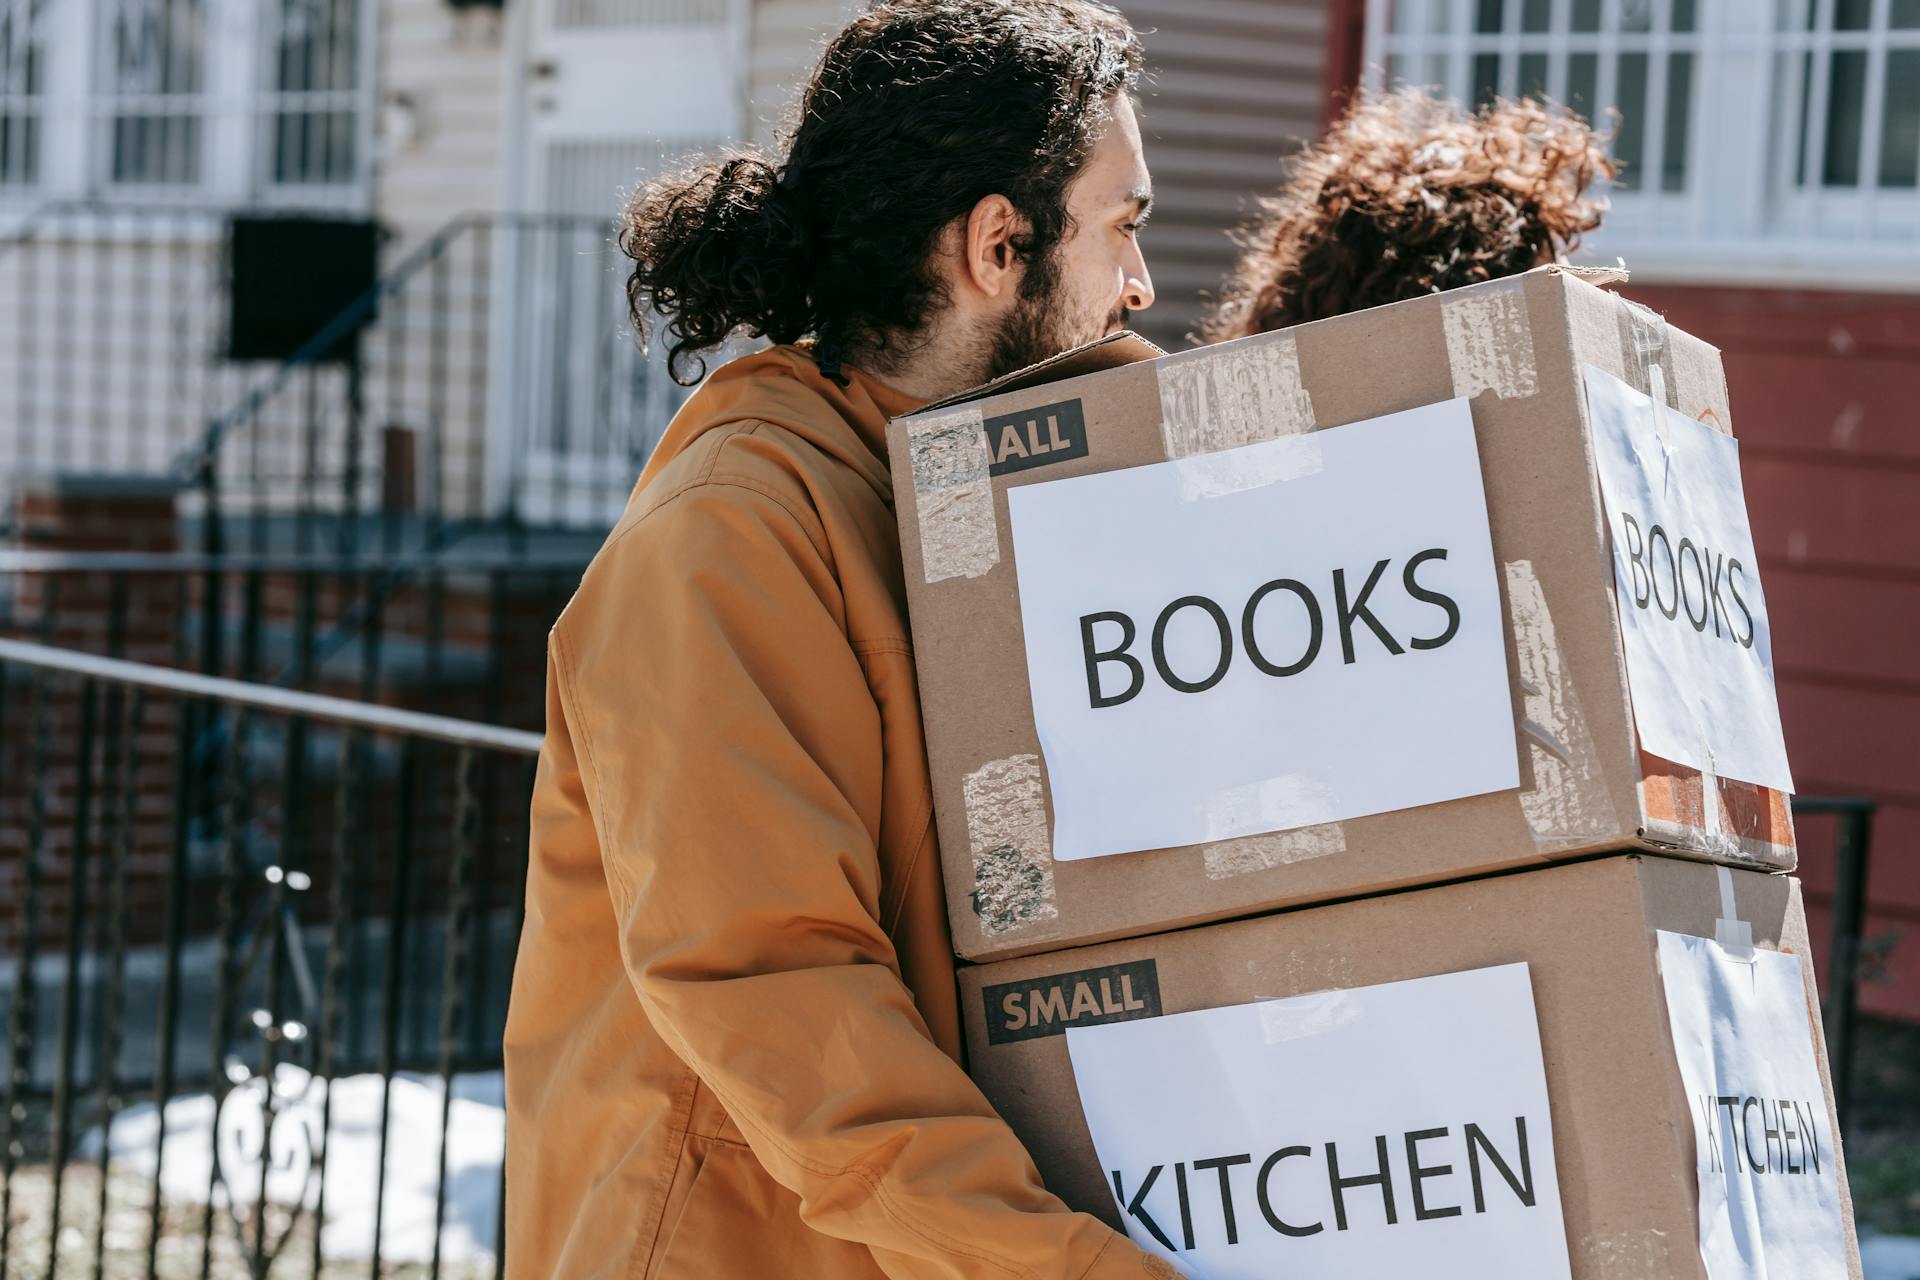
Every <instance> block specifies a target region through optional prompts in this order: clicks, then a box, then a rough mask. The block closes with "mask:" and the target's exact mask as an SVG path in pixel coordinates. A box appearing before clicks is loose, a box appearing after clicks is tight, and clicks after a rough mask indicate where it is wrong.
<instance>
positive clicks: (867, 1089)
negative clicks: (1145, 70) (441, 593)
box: [506, 0, 1173, 1280]
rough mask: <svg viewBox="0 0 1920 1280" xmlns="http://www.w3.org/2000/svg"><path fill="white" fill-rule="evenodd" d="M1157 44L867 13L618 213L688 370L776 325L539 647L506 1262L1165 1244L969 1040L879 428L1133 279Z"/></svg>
mask: <svg viewBox="0 0 1920 1280" xmlns="http://www.w3.org/2000/svg"><path fill="white" fill-rule="evenodd" d="M1140 56H1141V55H1140V48H1139V45H1138V42H1137V41H1136V39H1135V37H1134V34H1133V32H1132V31H1131V30H1130V29H1129V28H1128V27H1127V25H1126V23H1125V22H1124V21H1123V20H1122V19H1121V18H1120V17H1119V16H1118V15H1117V14H1116V13H1115V12H1114V11H1113V10H1111V9H1109V8H1107V7H1106V6H1104V5H1100V4H1096V3H1091V2H1090V0H895V2H893V3H882V4H879V5H877V6H875V7H874V8H873V9H872V10H871V11H869V12H868V13H866V14H865V15H864V16H862V17H860V18H858V19H856V20H855V21H854V22H853V23H852V25H850V26H849V27H848V28H847V29H846V30H845V31H843V32H842V33H841V34H840V35H839V36H838V37H837V38H836V39H835V40H834V41H833V43H832V44H831V45H830V47H829V48H828V49H827V50H826V53H825V55H824V58H823V61H822V62H821V64H820V66H819V68H818V70H817V71H816V72H815V74H814V76H813V78H812V81H811V83H810V84H809V85H808V86H807V89H806V93H805V96H804V99H803V101H802V109H801V117H800V120H799V123H798V125H797V126H796V130H795V132H794V134H793V136H792V138H791V140H790V143H789V146H788V150H787V152H786V154H785V156H784V157H781V158H778V159H767V158H763V157H758V156H752V155H735V156H733V157H731V158H726V159H721V160H717V161H714V162H710V163H707V164H704V165H702V166H700V167H698V168H696V169H694V170H692V171H691V172H689V173H686V174H682V175H680V176H678V177H675V178H673V179H671V180H668V181H664V182H660V183H656V184H654V185H652V186H649V187H647V188H646V189H644V190H643V191H642V192H640V194H639V195H637V196H636V197H635V198H634V200H633V201H632V203H631V204H630V205H629V206H628V208H627V211H626V215H625V222H624V227H623V229H622V234H621V246H622V248H623V249H624V250H625V251H626V252H627V253H628V254H629V255H630V256H631V257H632V258H633V259H634V262H635V266H634V269H633V272H632V277H631V279H630V281H629V297H630V300H631V301H632V303H633V306H634V312H635V317H634V318H635V321H636V323H639V322H641V321H642V320H643V319H644V317H643V315H642V314H641V312H642V306H643V304H645V303H648V302H651V303H652V304H655V305H657V306H658V307H659V308H660V309H661V310H662V311H663V312H671V314H672V316H673V319H672V322H671V323H670V324H669V325H668V326H667V327H666V330H665V336H666V337H667V338H669V339H670V340H671V346H672V353H673V355H672V359H673V363H674V366H675V368H676V369H678V370H681V371H684V372H689V373H692V372H695V371H697V365H696V364H695V363H694V359H695V356H696V354H697V353H698V352H699V351H701V350H703V349H707V348H710V347H712V346H713V345H715V344H717V343H719V342H721V341H722V340H724V339H725V338H727V337H728V336H729V335H731V334H734V333H736V332H738V331H741V330H745V331H747V332H749V333H752V334H754V335H764V336H767V337H770V338H772V339H773V340H774V342H775V343H776V344H778V345H775V346H774V347H772V348H771V349H770V350H766V351H763V352H761V353H759V354H756V355H751V356H747V357H745V358H742V359H739V360H735V361H733V362H732V363H730V364H727V365H725V366H724V367H722V368H720V369H719V370H717V371H716V372H715V373H714V374H713V376H712V377H710V378H708V379H707V382H706V385H705V386H704V387H702V388H701V389H700V390H699V391H698V392H696V393H695V394H694V396H693V397H692V398H691V399H690V400H689V401H688V402H687V405H686V407H685V408H684V409H683V410H682V411H681V413H680V414H679V415H678V416H677V417H676V418H675V420H674V422H673V424H672V427H671V428H670V430H669V431H668V433H667V436H666V439H665V441H664V443H663V444H662V445H661V447H660V449H659V451H658V453H657V454H656V455H655V456H654V458H653V459H652V461H651V462H650V463H649V464H648V466H647V468H646V470H645V472H644V474H643V475H642V476H641V478H640V483H639V485H638V486H637V488H636V489H635V491H634V494H633V497H632V499H631V501H630V503H629V506H628V509H627V511H626V513H625V515H624V516H623V517H622V518H621V520H620V522H619V524H618V525H617V526H616V527H615V528H614V530H613V531H612V533H611V534H610V535H609V536H608V538H607V541H606V544H605V545H604V546H603V547H602V549H601V551H600V554H599V555H598V556H597V557H596V558H595V560H594V562H593V564H592V565H591V566H590V567H589V568H588V570H587V573H586V575H585V577H584V579H583V581H582V582H581V585H580V588H579V591H578V593H577V594H576V595H575V596H574V598H573V600H572V601H571V602H570V603H569V605H568V606H567V608H566V610H565V612H564V613H563V614H562V615H561V617H560V619H559V621H558V622H557V623H556V625H555V626H554V628H553V632H552V634H551V636H550V639H549V651H548V652H549V658H548V669H547V690H548V692H547V737H546V744H545V747H544V749H543V751H542V753H541V757H540V764H539V774H538V780H537V782H536V785H535V789H534V796H533V811H532V824H533V826H532V831H533V834H532V846H531V851H530V852H531V869H530V873H529V879H528V887H527V927H526V934H525V938H524V940H523V942H522V944H521V951H520V959H519V964H518V967H517V969H516V971H515V974H514V989H513V1000H512V1006H511V1012H510V1014H509V1017H508V1025H507V1035H506V1063H507V1123H508V1132H507V1152H508V1154H507V1207H506V1212H507V1215H508V1225H507V1249H508V1270H509V1272H510V1273H511V1274H512V1275H514V1276H516V1277H521V1278H523V1280H531V1277H534V1276H548V1275H555V1276H568V1277H576V1276H620V1277H631V1278H632V1280H686V1278H688V1277H702V1278H703V1280H733V1278H736V1277H737V1278H740V1280H746V1278H748V1277H751V1278H752V1280H762V1278H763V1277H821V1278H823V1280H824V1278H829V1277H830V1278H832V1280H859V1278H860V1277H880V1276H890V1277H895V1278H901V1280H904V1278H908V1277H911V1278H914V1280H920V1278H922V1277H925V1278H929V1280H931V1278H932V1277H942V1278H953V1280H960V1278H967V1277H1021V1278H1023V1280H1053V1278H1055V1277H1058V1278H1059V1280H1068V1278H1069V1277H1074V1278H1076V1280H1077V1278H1080V1277H1085V1278H1087V1280H1119V1278H1121V1277H1128V1278H1131V1280H1138V1278H1139V1277H1141V1276H1144V1275H1161V1276H1165V1275H1171V1274H1173V1273H1172V1272H1171V1270H1170V1269H1168V1268H1166V1266H1165V1264H1164V1263H1161V1262H1159V1261H1158V1260H1157V1259H1152V1258H1150V1257H1149V1255H1147V1254H1144V1253H1142V1252H1141V1251H1139V1250H1137V1249H1136V1248H1135V1247H1134V1246H1133V1245H1132V1244H1131V1243H1130V1242H1129V1241H1127V1240H1126V1238H1125V1237H1123V1236H1121V1235H1119V1234H1117V1233H1116V1232H1114V1231H1112V1230H1111V1229H1110V1228H1108V1227H1106V1226H1105V1225H1103V1224H1102V1223H1100V1222H1099V1221H1098V1220H1096V1219H1094V1218H1092V1217H1090V1216H1088V1215H1085V1214H1075V1213H1070V1212H1068V1211H1067V1209H1066V1208H1065V1206H1064V1205H1062V1204H1061V1203H1060V1202H1059V1201H1058V1200H1057V1199H1055V1198H1054V1197H1053V1196H1051V1195H1050V1194H1048V1192H1047V1191H1046V1189H1045V1188H1044V1187H1043V1186H1042V1185H1041V1183H1040V1180H1039V1177H1038V1175H1037V1173H1036V1172H1035V1170H1034V1167H1033V1164H1032V1161H1031V1160H1030V1159H1029V1157H1028V1155H1027V1153H1026V1151H1025V1150H1024V1149H1023V1148H1022V1147H1021V1145H1020V1143H1019V1141H1018V1139H1016V1138H1015V1137H1014V1135H1013V1133H1012V1131H1011V1130H1009V1129H1008V1128H1007V1127H1006V1125H1005V1124H1004V1123H1003V1122H1002V1121H1001V1120H1000V1119H999V1118H998V1117H997V1116H996V1115H995V1114H994V1113H993V1111H992V1109H991V1108H990V1107H989V1106H988V1104H987V1102H986V1101H985V1099H984V1098H982V1097H981V1095H980V1094H979V1092H978V1091H977V1090H976V1089H975V1088H974V1086H973V1084H972V1083H971V1082H970V1081H969V1080H968V1079H967V1077H966V1075H965V1073H964V1072H963V1071H962V1069H961V1067H960V1065H959V1057H960V1053H961V1048H960V1045H961V1037H960V1021H959V1019H960V1015H959V1010H958V1008H957V998H956V995H955V989H954V981H953V961H952V958H951V950H950V948H949V943H948V934H947V927H946V918H945V908H944V905H943V903H942V900H941V889H940V883H941V881H940V873H939V869H938V867H937V866H936V865H935V862H936V856H937V855H936V850H935V847H934V834H933V826H932V799H931V793H930V789H929V785H928V779H927V768H926V754H925V747H924V743H923V738H922V733H921V725H920V711H919V704H918V698H917V693H916V688H915V683H914V671H913V658H912V650H911V646H910V643H909V635H910V632H909V630H908V626H907V618H906V607H905V594H904V590H903V586H902V573H901V566H900V559H899V547H898V543H897V536H896V532H895V524H894V514H893V509H892V498H891V494H892V484H891V481H890V479H889V476H888V473H887V454H886V448H885V441H884V433H885V426H886V422H887V420H888V419H889V418H890V417H892V416H894V415H897V414H900V413H903V412H906V411H909V410H911V409H913V408H915V407H917V406H919V405H921V404H923V403H925V402H927V401H929V400H931V399H934V398H938V397H942V396H945V395H948V394H951V393H953V392H956V391H960V390H963V389H965V388H966V387H968V386H970V385H973V384H975V383H977V382H979V381H981V380H983V379H986V378H988V377H991V376H993V375H995V374H999V373H1003V372H1006V371H1008V370H1010V369H1013V368H1017V367H1021V366H1024V365H1025V364H1028V363H1031V362H1032V361H1034V360H1036V359H1038V358H1040V357H1042V356H1045V355H1048V354H1051V353H1053V352H1054V351H1056V350H1059V349H1062V348H1065V347H1068V346H1071V345H1074V344H1076V343H1079V342H1081V341H1084V340H1088V339H1091V338H1095V337H1098V336H1100V335H1102V334H1104V333H1106V332H1109V331H1110V330H1113V329H1115V328H1117V327H1119V326H1120V325H1122V324H1123V323H1124V322H1125V319H1126V317H1127V314H1128V313H1129V311H1130V310H1132V309H1137V308H1142V307H1146V306H1148V305H1150V304H1151V302H1152V300H1153V290H1152V286H1151V284H1150V282H1149V280H1148V276H1147V271H1146V267H1145V264H1144V263H1143V262H1142V260H1141V255H1140V248H1139V245H1138V243H1137V241H1136V239H1135V235H1136V233H1137V232H1138V230H1139V225H1140V223H1141V222H1142V220H1143V219H1144V217H1145V215H1146V211H1147V206H1148V204H1149V203H1150V201H1151V195H1150V192H1149V189H1148V180H1147V172H1146V167H1145V164H1144V161H1143V160H1142V157H1141V153H1140V135H1139V130H1138V127H1137V125H1136V123H1135V120H1134V111H1133V105H1132V102H1131V100H1130V91H1131V89H1132V87H1133V85H1134V83H1135V79H1136V77H1137V75H1138V72H1139V67H1140ZM809 336H811V340H808V341H801V340H802V339H803V338H809Z"/></svg>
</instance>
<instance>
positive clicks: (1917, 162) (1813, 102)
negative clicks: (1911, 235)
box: [1776, 0, 1920, 191]
mask: <svg viewBox="0 0 1920 1280" xmlns="http://www.w3.org/2000/svg"><path fill="white" fill-rule="evenodd" d="M1779 18H1780V28H1781V32H1782V34H1781V37H1780V39H1781V44H1782V45H1783V46H1785V51H1783V52H1782V53H1781V55H1780V63H1779V66H1778V68H1777V71H1776V74H1777V76H1778V78H1779V80H1780V82H1781V84H1782V87H1783V89H1784V91H1785V95H1786V98H1787V100H1788V102H1790V103H1792V104H1796V109H1794V110H1792V111H1791V113H1790V114H1791V118H1792V119H1794V120H1796V121H1797V122H1798V124H1799V128H1798V130H1797V134H1796V137H1795V147H1794V166H1793V185H1794V186H1796V187H1798V188H1800V189H1803V190H1805V189H1813V188H1824V189H1830V190H1832V189H1837V190H1848V191H1860V190H1873V189H1879V190H1886V191H1902V190H1905V191H1911V190H1913V189H1914V188H1915V186H1916V182H1917V181H1920V0H1882V2H1880V3H1875V0H1787V2H1786V3H1783V4H1782V5H1781V11H1780V15H1779Z"/></svg>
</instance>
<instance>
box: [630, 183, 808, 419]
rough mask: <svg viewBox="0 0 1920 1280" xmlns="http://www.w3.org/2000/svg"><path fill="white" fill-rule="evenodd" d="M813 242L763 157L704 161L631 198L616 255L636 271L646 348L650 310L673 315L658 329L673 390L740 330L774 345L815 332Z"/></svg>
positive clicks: (634, 306) (695, 377)
mask: <svg viewBox="0 0 1920 1280" xmlns="http://www.w3.org/2000/svg"><path fill="white" fill-rule="evenodd" d="M807 238H808V229H807V226H806V220H805V217H804V215H803V213H802V211H801V210H800V209H799V208H798V207H797V202H796V201H795V200H794V199H793V198H792V197H791V196H790V195H789V194H788V193H786V192H784V191H782V190H781V187H780V178H779V174H778V172H777V171H776V170H775V169H774V167H773V165H772V164H770V163H769V162H768V161H767V160H766V159H764V158H763V157H761V156H758V155H754V154H750V153H748V154H735V155H730V156H726V157H724V158H721V159H716V160H708V161H705V162H703V163H701V164H699V165H697V166H695V167H693V168H691V169H686V170H682V171H680V172H678V173H676V174H674V175H672V176H670V177H665V178H661V179H657V180H655V181H653V182H650V183H648V184H646V185H645V186H643V187H642V188H641V189H640V190H639V191H638V192H636V193H635V194H634V196H633V197H632V199H630V200H629V201H628V202H627V206H626V209H625V210H624V211H623V212H622V215H621V219H620V236H619V242H620V249H621V251H622V252H623V253H625V254H626V255H627V256H628V257H629V258H631V259H633V264H634V265H633V271H632V272H631V273H630V274H629V275H628V277H627V302H628V305H629V309H630V310H631V312H632V315H633V320H634V324H635V325H636V326H638V327H640V331H641V336H642V338H644V337H645V336H646V330H645V328H644V325H645V323H646V322H645V320H644V315H645V313H646V311H647V310H648V309H649V308H651V309H652V310H653V311H655V312H657V313H660V314H662V315H665V314H667V313H671V316H672V318H671V319H669V320H666V321H665V322H664V324H661V325H659V326H658V327H659V329H660V331H661V332H662V333H663V334H664V335H665V337H666V338H667V339H668V340H669V348H668V350H669V354H668V362H667V363H668V369H669V370H670V372H671V373H672V375H673V378H674V380H675V381H676V382H681V383H685V384H691V383H694V382H697V381H699V380H700V378H701V377H702V376H703V375H704V373H705V369H704V367H702V368H699V369H698V370H697V371H696V372H694V373H693V374H692V376H690V377H688V376H683V373H684V369H683V364H684V362H685V361H686V360H687V359H688V358H690V357H691V356H692V355H693V354H694V353H695V352H699V351H704V350H707V349H708V348H711V347H715V346H718V345H719V344H721V343H722V342H724V341H726V339H727V338H728V336H729V335H731V334H733V333H734V332H735V331H736V330H740V329H745V330H746V331H747V332H749V333H751V334H752V335H753V336H755V337H769V338H772V339H773V340H774V341H775V342H791V341H793V340H794V339H796V338H799V337H801V336H803V335H805V334H806V333H808V332H810V331H811V330H812V328H813V316H812V314H811V312H810V309H809V307H808V304H807V287H806V270H807V262H806V243H807Z"/></svg>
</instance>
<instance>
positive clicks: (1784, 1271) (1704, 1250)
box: [1659, 931, 1847, 1280]
mask: <svg viewBox="0 0 1920 1280" xmlns="http://www.w3.org/2000/svg"><path fill="white" fill-rule="evenodd" d="M1659 939H1660V978H1661V981H1662V983H1664V984H1665V986H1666V991H1667V1020H1668V1022H1669V1023H1670V1024H1671V1025H1672V1028H1673V1049H1674V1054H1675V1056H1676V1057H1677V1058H1678V1059H1679V1061H1680V1079H1681V1081H1682V1082H1683V1083H1684V1084H1685V1086H1686V1091H1687V1101H1688V1104H1689V1109H1690V1110H1691V1111H1692V1113H1693V1140H1694V1147H1695V1155H1696V1165H1697V1168H1698V1172H1699V1179H1700V1256H1701V1258H1702V1259H1703V1260H1704V1261H1705V1262H1706V1266H1707V1275H1708V1277H1709V1280H1846V1276H1847V1261H1846V1237H1845V1232H1844V1228H1843V1226H1842V1225H1841V1219H1840V1173H1839V1168H1838V1166H1837V1164H1836V1160H1837V1154H1836V1152H1835V1150H1834V1135H1833V1122H1832V1121H1831V1119H1829V1117H1828V1113H1827V1096H1826V1090H1824V1089H1823V1088H1822V1087H1821V1084H1820V1069H1819V1067H1818V1066H1817V1065H1816V1064H1815V1060H1814V1056H1813V1031H1812V1024H1811V1014H1810V1013H1809V1011H1808V1008H1807V995H1806V987H1805V985H1804V983H1803V981H1802V978H1801V975H1800V959H1799V957H1798V956H1788V955H1781V954H1779V953H1778V952H1774V951H1755V952H1754V953H1753V958H1752V959H1751V960H1736V959H1734V958H1733V957H1731V956H1729V955H1728V954H1727V952H1726V950H1725V948H1723V947H1722V946H1721V945H1720V944H1719V943H1718V942H1715V941H1714V940H1713V939H1711V938H1695V937H1690V936H1688V935H1686V934H1678V933H1666V932H1664V931H1663V932H1662V933H1661V934H1660V936H1659Z"/></svg>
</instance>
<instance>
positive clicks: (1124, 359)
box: [906, 329, 1167, 417]
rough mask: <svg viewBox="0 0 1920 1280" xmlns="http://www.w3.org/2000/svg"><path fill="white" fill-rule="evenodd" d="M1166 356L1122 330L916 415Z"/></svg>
mask: <svg viewBox="0 0 1920 1280" xmlns="http://www.w3.org/2000/svg"><path fill="white" fill-rule="evenodd" d="M1165 354H1167V353H1166V352H1164V351H1162V350H1161V349H1160V348H1159V347H1158V346H1156V345H1154V344H1153V343H1152V342H1149V341H1148V340H1147V339H1145V338H1143V337H1141V336H1140V335H1139V334H1137V333H1135V332H1134V331H1133V330H1131V329H1122V330H1121V331H1120V332H1119V333H1110V334H1108V335H1107V336H1106V337H1104V338H1095V339H1094V340H1093V341H1092V342H1089V343H1086V344H1085V345H1083V346H1078V347H1074V348H1073V349H1072V350H1070V351H1062V352H1061V353H1060V354H1059V355H1057V356H1049V357H1047V358H1046V359H1045V360H1042V361H1040V363H1038V364H1030V365H1028V366H1027V367H1026V368H1024V369H1016V370H1014V371H1013V372H1012V373H1003V374H1001V375H1000V376H999V377H997V378H995V379H994V380H993V381H992V382H983V383H981V384H980V385H979V386H977V387H969V388H968V389H967V390H965V391H962V392H959V393H957V394H955V395H950V396H948V397H947V398H946V399H944V400H936V401H934V402H933V403H932V404H930V405H927V406H926V407H925V408H923V409H919V410H916V411H915V413H932V412H933V411H934V410H936V409H945V408H947V407H948V406H950V405H956V404H966V403H967V402H968V401H970V400H982V399H985V398H986V397H987V396H997V395H1000V394H1002V393H1004V392H1008V391H1023V390H1025V389H1026V388H1028V387H1038V386H1044V385H1045V384H1047V383H1049V382H1061V381H1064V380H1065V379H1067V378H1077V377H1079V376H1080V375H1081V374H1083V373H1099V372H1101V371H1102V370H1104V369H1117V368H1119V367H1120V366H1121V365H1123V364H1138V363H1139V362H1140V361H1142V360H1152V359H1153V358H1155V357H1156V356H1163V355H1165ZM906 416H907V417H913V416H915V415H914V414H908V415H906Z"/></svg>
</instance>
